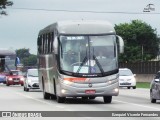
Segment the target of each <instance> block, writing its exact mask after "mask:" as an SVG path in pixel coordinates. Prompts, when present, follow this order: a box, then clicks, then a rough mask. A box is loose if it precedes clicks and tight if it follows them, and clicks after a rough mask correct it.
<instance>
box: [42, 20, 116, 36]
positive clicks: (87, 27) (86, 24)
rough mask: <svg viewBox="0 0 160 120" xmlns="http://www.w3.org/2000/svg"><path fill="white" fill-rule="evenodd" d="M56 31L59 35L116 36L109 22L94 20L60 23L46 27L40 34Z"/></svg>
mask: <svg viewBox="0 0 160 120" xmlns="http://www.w3.org/2000/svg"><path fill="white" fill-rule="evenodd" d="M55 29H56V30H57V31H58V33H59V34H86V35H87V34H115V30H114V27H113V26H112V24H110V23H109V22H107V21H93V20H92V21H91V20H78V21H59V22H56V23H53V24H51V25H49V26H47V27H45V28H44V29H42V30H41V31H40V32H39V34H40V35H41V34H45V33H51V32H53V31H54V30H55Z"/></svg>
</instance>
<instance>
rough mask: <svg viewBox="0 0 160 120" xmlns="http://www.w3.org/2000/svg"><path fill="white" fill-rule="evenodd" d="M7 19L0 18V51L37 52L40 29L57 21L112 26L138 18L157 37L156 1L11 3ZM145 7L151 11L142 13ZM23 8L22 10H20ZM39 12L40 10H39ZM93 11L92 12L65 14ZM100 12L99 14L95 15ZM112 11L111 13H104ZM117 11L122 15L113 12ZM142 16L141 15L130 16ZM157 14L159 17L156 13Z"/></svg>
mask: <svg viewBox="0 0 160 120" xmlns="http://www.w3.org/2000/svg"><path fill="white" fill-rule="evenodd" d="M11 1H13V2H14V5H13V6H12V7H8V9H7V13H8V16H0V48H9V49H14V50H15V49H19V48H29V49H30V53H32V54H36V53H37V46H36V43H37V42H36V39H37V35H38V32H39V30H40V29H42V28H44V27H45V26H47V25H49V24H51V23H54V22H55V21H59V20H79V19H84V20H87V19H88V20H107V21H109V22H111V23H112V24H119V23H125V22H127V23H129V22H131V20H135V19H140V20H142V21H144V22H146V23H147V24H150V25H151V26H152V28H153V29H157V32H158V33H157V34H160V0H11ZM148 4H154V5H153V6H152V7H154V8H155V11H151V12H148V13H147V14H143V13H144V12H143V9H144V8H146V6H147V5H148ZM22 8H23V9H22ZM40 9H43V10H40ZM54 10H68V11H94V12H65V11H54ZM95 12H103V13H95ZM107 12H115V13H107ZM117 12H125V13H128V14H124V13H117ZM131 13H142V14H131ZM156 13H159V14H156Z"/></svg>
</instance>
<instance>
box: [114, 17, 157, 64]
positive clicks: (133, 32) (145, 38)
mask: <svg viewBox="0 0 160 120" xmlns="http://www.w3.org/2000/svg"><path fill="white" fill-rule="evenodd" d="M115 30H116V32H117V34H118V35H120V36H121V37H122V38H123V39H124V44H125V46H124V54H122V55H120V57H119V58H120V61H123V62H124V61H128V62H135V61H148V60H151V59H153V58H155V57H156V56H157V54H158V50H159V38H158V37H157V35H156V30H155V29H152V27H151V26H150V25H148V24H147V23H145V22H142V21H140V20H133V21H132V22H131V23H124V24H119V25H115Z"/></svg>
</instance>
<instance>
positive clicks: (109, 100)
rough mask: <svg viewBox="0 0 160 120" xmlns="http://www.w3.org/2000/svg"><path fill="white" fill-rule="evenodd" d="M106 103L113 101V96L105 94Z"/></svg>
mask: <svg viewBox="0 0 160 120" xmlns="http://www.w3.org/2000/svg"><path fill="white" fill-rule="evenodd" d="M103 100H104V103H111V102H112V96H103Z"/></svg>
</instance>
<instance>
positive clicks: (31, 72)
mask: <svg viewBox="0 0 160 120" xmlns="http://www.w3.org/2000/svg"><path fill="white" fill-rule="evenodd" d="M28 76H29V77H38V70H37V69H34V70H28Z"/></svg>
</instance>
